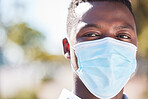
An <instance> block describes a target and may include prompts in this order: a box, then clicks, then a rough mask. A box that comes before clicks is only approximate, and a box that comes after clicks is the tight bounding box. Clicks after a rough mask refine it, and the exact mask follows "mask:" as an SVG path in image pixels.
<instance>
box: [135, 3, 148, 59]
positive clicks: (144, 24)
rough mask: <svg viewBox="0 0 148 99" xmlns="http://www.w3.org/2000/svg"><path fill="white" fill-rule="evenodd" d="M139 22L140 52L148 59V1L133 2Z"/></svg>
mask: <svg viewBox="0 0 148 99" xmlns="http://www.w3.org/2000/svg"><path fill="white" fill-rule="evenodd" d="M133 6H134V12H135V16H136V22H137V34H138V51H139V54H140V55H141V56H142V57H144V58H147V59H148V0H133Z"/></svg>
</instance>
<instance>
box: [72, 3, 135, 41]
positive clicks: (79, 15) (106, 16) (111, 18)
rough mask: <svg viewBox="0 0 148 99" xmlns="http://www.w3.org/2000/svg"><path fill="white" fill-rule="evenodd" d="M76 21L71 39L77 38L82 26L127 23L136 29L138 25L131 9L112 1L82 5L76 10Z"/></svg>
mask: <svg viewBox="0 0 148 99" xmlns="http://www.w3.org/2000/svg"><path fill="white" fill-rule="evenodd" d="M75 14H76V20H75V21H74V22H73V23H74V24H75V25H73V27H72V28H71V33H70V38H71V37H72V38H73V39H74V37H76V34H77V33H78V31H79V29H80V27H82V26H79V25H81V23H85V24H99V25H100V24H101V23H103V22H106V23H107V24H111V25H113V24H115V22H116V23H117V22H119V23H120V22H123V23H125V22H126V23H127V24H129V25H131V26H133V27H134V28H135V31H136V25H135V21H134V17H133V15H132V14H131V12H130V11H129V9H128V8H127V7H126V5H124V4H123V3H121V2H111V1H95V2H87V3H81V4H79V5H78V7H77V8H76V9H75Z"/></svg>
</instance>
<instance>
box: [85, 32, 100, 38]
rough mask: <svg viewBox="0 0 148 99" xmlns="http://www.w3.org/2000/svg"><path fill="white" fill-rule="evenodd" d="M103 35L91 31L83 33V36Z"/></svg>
mask: <svg viewBox="0 0 148 99" xmlns="http://www.w3.org/2000/svg"><path fill="white" fill-rule="evenodd" d="M100 36H101V35H100V34H99V33H97V32H89V33H85V34H84V35H83V37H100Z"/></svg>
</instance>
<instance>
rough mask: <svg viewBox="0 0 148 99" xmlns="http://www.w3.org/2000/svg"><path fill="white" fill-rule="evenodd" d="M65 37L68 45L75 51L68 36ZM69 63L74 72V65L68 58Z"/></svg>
mask: <svg viewBox="0 0 148 99" xmlns="http://www.w3.org/2000/svg"><path fill="white" fill-rule="evenodd" d="M66 38H67V40H68V43H69V45H70V48H72V49H73V50H74V51H75V48H74V47H73V46H72V44H71V42H70V39H69V37H66ZM70 64H71V68H72V70H73V71H74V72H75V73H76V70H75V69H74V65H73V64H72V61H71V60H70Z"/></svg>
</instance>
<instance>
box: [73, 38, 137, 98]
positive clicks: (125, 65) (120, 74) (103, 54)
mask: <svg viewBox="0 0 148 99" xmlns="http://www.w3.org/2000/svg"><path fill="white" fill-rule="evenodd" d="M74 50H75V53H76V56H77V60H78V67H79V68H78V70H76V71H75V72H76V74H77V75H78V76H79V78H80V79H81V81H82V82H83V83H84V85H85V86H86V87H87V89H88V90H89V91H90V92H91V93H92V94H93V95H95V96H96V97H98V98H101V99H109V98H112V97H114V96H116V95H117V94H118V93H119V92H120V91H121V90H122V88H123V87H124V86H125V84H126V83H127V81H128V80H129V79H130V77H131V75H132V74H133V73H134V72H135V69H136V51H137V47H136V46H135V45H133V44H131V43H127V42H123V41H119V40H116V39H113V38H110V37H106V38H104V39H100V40H94V41H86V42H82V43H78V44H76V45H74Z"/></svg>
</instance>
